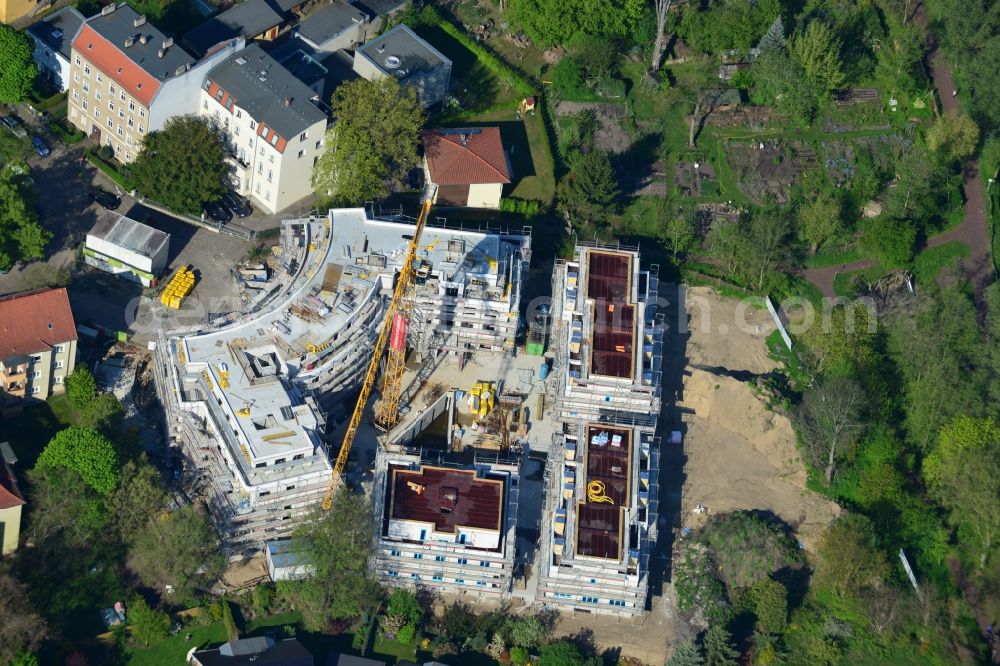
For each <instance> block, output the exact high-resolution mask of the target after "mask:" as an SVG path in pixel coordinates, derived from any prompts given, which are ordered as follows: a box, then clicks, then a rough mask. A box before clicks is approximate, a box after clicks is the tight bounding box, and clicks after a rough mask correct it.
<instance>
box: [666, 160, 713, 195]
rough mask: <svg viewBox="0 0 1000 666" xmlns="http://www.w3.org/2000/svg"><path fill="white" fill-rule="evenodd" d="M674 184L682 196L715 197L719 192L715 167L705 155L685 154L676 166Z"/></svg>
mask: <svg viewBox="0 0 1000 666" xmlns="http://www.w3.org/2000/svg"><path fill="white" fill-rule="evenodd" d="M674 185H675V186H676V187H677V191H678V192H680V194H681V196H685V197H714V196H716V195H718V194H719V183H718V181H717V176H716V173H715V169H714V168H713V167H712V165H711V164H709V163H708V161H707V160H705V158H704V156H703V155H698V154H688V155H683V156H682V157H681V159H679V160H678V161H677V163H676V164H675V166H674Z"/></svg>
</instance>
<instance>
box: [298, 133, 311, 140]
mask: <svg viewBox="0 0 1000 666" xmlns="http://www.w3.org/2000/svg"><path fill="white" fill-rule="evenodd" d="M307 136H309V132H303V133H302V134H299V141H305V140H306V137H307Z"/></svg>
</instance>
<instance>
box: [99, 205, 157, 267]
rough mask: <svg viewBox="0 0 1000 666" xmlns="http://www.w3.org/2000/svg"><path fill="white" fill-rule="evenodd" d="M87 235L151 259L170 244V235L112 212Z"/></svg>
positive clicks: (105, 213) (101, 219)
mask: <svg viewBox="0 0 1000 666" xmlns="http://www.w3.org/2000/svg"><path fill="white" fill-rule="evenodd" d="M87 235H89V236H94V237H96V238H100V239H101V240H103V241H106V242H108V243H113V244H115V245H117V246H118V247H122V248H125V249H126V250H130V251H132V252H135V253H136V254H140V255H142V256H144V257H149V258H153V257H155V256H156V255H157V254H158V253H159V252H160V250H161V249H162V248H163V246H164V245H167V244H168V243H169V242H170V234H166V233H163V232H162V231H160V230H158V229H154V228H153V227H148V226H146V225H145V224H143V223H142V222H136V221H135V220H133V219H131V218H128V217H125V216H124V215H119V214H118V213H113V212H111V211H105V212H104V215H102V216H101V218H100V219H99V220H97V224H95V225H94V228H93V229H91V230H90V231H89V232H87Z"/></svg>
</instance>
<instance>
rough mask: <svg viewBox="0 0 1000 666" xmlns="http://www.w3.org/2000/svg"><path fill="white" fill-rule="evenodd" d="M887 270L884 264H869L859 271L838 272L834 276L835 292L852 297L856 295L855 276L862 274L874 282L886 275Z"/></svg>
mask: <svg viewBox="0 0 1000 666" xmlns="http://www.w3.org/2000/svg"><path fill="white" fill-rule="evenodd" d="M885 273H886V270H885V269H884V268H882V264H879V263H877V264H875V265H874V266H869V267H868V268H862V269H861V270H858V271H847V272H844V273H838V274H837V276H836V277H834V278H833V293H835V294H836V295H837V296H844V297H846V298H850V297H851V296H853V295H854V287H853V284H854V276H855V275H860V276H862V277H863V278H864V279H865V280H868V281H869V282H874V281H875V280H877V279H879V278H880V277H882V276H883V275H885Z"/></svg>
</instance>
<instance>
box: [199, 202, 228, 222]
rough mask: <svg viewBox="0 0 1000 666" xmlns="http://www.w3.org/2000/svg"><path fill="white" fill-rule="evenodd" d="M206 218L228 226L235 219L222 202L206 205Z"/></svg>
mask: <svg viewBox="0 0 1000 666" xmlns="http://www.w3.org/2000/svg"><path fill="white" fill-rule="evenodd" d="M205 216H206V217H208V218H210V219H212V220H215V221H216V222H218V223H219V224H226V223H227V222H229V221H230V220H231V219H233V214H232V213H230V212H229V209H228V208H226V207H225V206H223V205H222V202H221V201H212V202H209V203H207V204H205Z"/></svg>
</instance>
